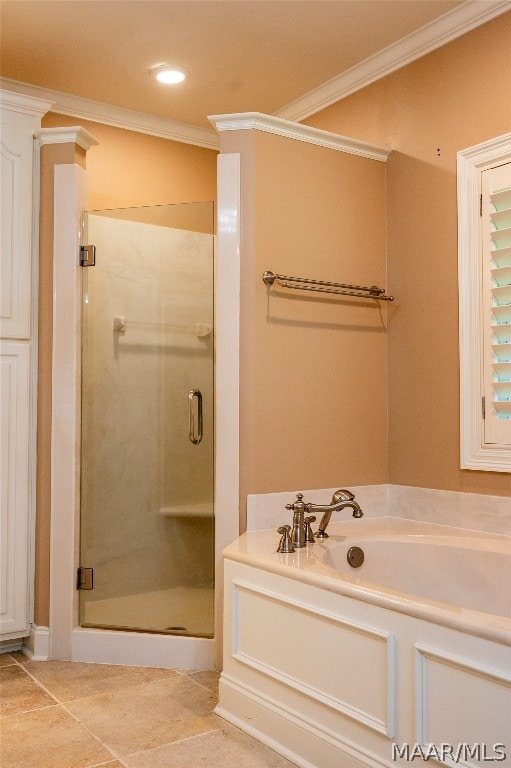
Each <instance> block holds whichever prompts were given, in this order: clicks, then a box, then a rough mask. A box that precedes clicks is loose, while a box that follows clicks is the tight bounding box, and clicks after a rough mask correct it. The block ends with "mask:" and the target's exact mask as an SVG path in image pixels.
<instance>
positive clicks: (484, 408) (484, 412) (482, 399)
mask: <svg viewBox="0 0 511 768" xmlns="http://www.w3.org/2000/svg"><path fill="white" fill-rule="evenodd" d="M481 413H482V417H483V419H486V398H485V397H482V398H481Z"/></svg>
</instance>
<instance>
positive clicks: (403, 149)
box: [306, 13, 511, 495]
mask: <svg viewBox="0 0 511 768" xmlns="http://www.w3.org/2000/svg"><path fill="white" fill-rule="evenodd" d="M510 40H511V13H507V14H505V15H503V16H500V17H498V18H497V19H495V20H494V21H492V22H490V23H488V24H486V25H485V26H483V27H481V28H479V29H477V30H474V31H473V32H471V33H469V34H467V35H465V36H464V37H461V38H459V39H458V40H456V41H454V42H452V43H450V44H449V45H447V46H445V47H443V48H441V49H439V50H438V51H435V52H433V53H431V54H429V55H428V56H426V57H424V58H422V59H420V60H419V61H416V62H414V63H413V64H410V65H409V66H407V67H405V68H403V69H402V70H400V71H398V72H395V73H394V74H392V75H390V76H388V77H387V78H385V79H384V80H381V81H379V82H377V83H375V84H373V85H371V86H369V87H367V88H365V89H364V90H363V91H360V92H359V93H357V94H355V95H353V96H351V97H349V98H347V99H344V100H343V101H341V102H338V103H337V104H335V105H333V106H332V107H330V108H328V109H326V110H324V111H323V112H321V113H318V114H317V115H315V116H314V117H311V118H310V119H308V120H307V121H306V122H307V123H309V124H310V125H314V126H317V127H319V128H324V129H326V130H330V131H334V132H337V133H340V134H344V135H348V136H354V137H356V138H359V139H364V140H367V141H372V142H375V143H378V144H382V145H385V146H387V147H390V148H392V149H393V150H394V151H393V152H392V154H391V156H390V158H389V161H388V164H387V205H388V274H389V277H388V283H389V290H390V291H391V292H392V293H394V294H395V295H396V297H397V301H396V304H395V306H393V307H392V309H391V311H390V313H389V467H390V482H392V483H399V484H403V485H416V486H422V487H432V488H442V489H448V490H455V491H458V490H462V491H472V492H478V493H487V494H502V495H511V476H510V475H509V474H506V473H492V472H475V471H469V470H465V471H463V470H460V469H459V365H458V296H457V291H458V285H457V204H456V153H457V152H458V151H459V150H462V149H464V148H466V147H469V146H472V145H474V144H478V143H480V142H483V141H485V140H487V139H490V138H492V137H494V136H499V135H501V134H503V133H506V132H508V131H509V130H510V129H511V100H510V99H509V93H510V85H509V84H510V82H511V58H510V56H509V41H510Z"/></svg>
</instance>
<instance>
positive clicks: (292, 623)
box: [217, 517, 511, 768]
mask: <svg viewBox="0 0 511 768" xmlns="http://www.w3.org/2000/svg"><path fill="white" fill-rule="evenodd" d="M328 533H329V534H330V537H329V538H328V539H326V540H316V542H315V543H314V544H312V545H308V546H307V547H306V548H303V549H299V550H295V552H293V553H291V554H287V555H286V554H278V553H277V552H276V548H277V544H278V538H279V537H278V534H277V533H276V532H274V531H256V532H250V533H246V534H244V535H243V536H241V537H240V538H239V539H238V540H236V541H235V542H233V544H231V545H230V546H229V547H228V548H227V549H226V550H225V552H224V566H225V613H224V616H225V619H224V621H225V628H224V629H225V631H224V666H223V672H222V675H221V679H220V693H219V703H218V707H217V713H218V714H219V715H221V716H222V717H225V718H226V719H228V720H229V721H230V722H232V723H234V724H236V725H237V726H238V727H240V728H242V729H243V730H245V731H247V732H248V733H251V734H252V735H254V736H255V737H256V738H258V739H260V740H261V741H263V742H264V743H266V744H267V745H269V746H270V747H272V748H273V749H275V750H276V751H277V752H279V753H281V754H282V755H284V756H286V757H287V758H288V759H290V760H291V761H292V762H294V763H296V765H299V766H306V767H307V768H311V767H312V766H315V767H316V768H330V766H331V768H351V767H352V766H353V768H355V766H357V767H360V766H363V765H370V766H380V765H381V766H391V765H396V764H399V763H400V762H401V763H402V764H404V765H406V764H409V759H410V755H413V754H415V756H416V757H417V756H418V755H419V754H421V753H420V750H421V749H422V750H423V752H422V755H425V754H426V753H425V751H424V750H425V749H426V748H427V745H430V747H429V748H430V749H432V747H431V745H436V747H435V748H437V749H438V750H440V751H438V752H437V753H436V754H435V753H431V752H430V753H429V754H430V756H433V757H436V758H437V761H438V762H439V763H440V764H442V763H443V764H446V765H455V764H457V763H460V762H461V763H462V764H465V765H467V766H478V765H483V764H486V763H487V762H488V761H495V762H498V763H499V764H500V765H503V766H511V536H504V535H498V534H486V533H479V532H476V531H465V530H462V529H459V528H450V527H448V526H440V525H434V524H427V523H420V522H416V521H411V520H400V519H399V518H393V517H381V518H372V519H368V518H363V519H362V520H353V519H350V520H348V521H346V522H342V523H331V524H330V526H329V528H328ZM352 547H356V548H358V549H359V550H362V551H363V553H364V559H363V563H362V565H360V566H359V567H356V568H354V567H352V566H351V565H350V564H349V563H348V559H347V554H348V552H349V550H350V549H351V548H352ZM414 748H415V752H413V749H414ZM407 750H408V751H407Z"/></svg>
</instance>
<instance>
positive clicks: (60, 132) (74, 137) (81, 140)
mask: <svg viewBox="0 0 511 768" xmlns="http://www.w3.org/2000/svg"><path fill="white" fill-rule="evenodd" d="M34 137H35V138H36V139H37V141H38V142H39V145H40V146H41V147H42V146H44V145H45V144H77V145H78V146H79V147H81V148H82V149H84V150H85V151H86V152H88V151H89V149H90V148H91V147H94V146H96V145H97V144H99V141H98V140H97V139H95V138H94V136H93V135H92V133H89V131H86V130H85V128H82V127H81V126H80V125H72V126H69V127H68V128H40V129H39V130H37V131H34Z"/></svg>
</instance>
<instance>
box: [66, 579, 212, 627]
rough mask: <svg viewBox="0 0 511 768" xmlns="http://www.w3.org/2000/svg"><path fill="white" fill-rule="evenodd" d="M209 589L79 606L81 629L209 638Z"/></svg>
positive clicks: (176, 590) (146, 594)
mask: <svg viewBox="0 0 511 768" xmlns="http://www.w3.org/2000/svg"><path fill="white" fill-rule="evenodd" d="M213 606H214V589H213V587H174V588H171V589H161V590H155V591H152V592H143V593H140V594H134V595H123V596H121V597H109V598H105V599H102V600H88V601H87V602H86V603H85V604H84V605H83V606H82V616H81V621H80V625H81V626H82V627H84V628H95V629H109V630H120V631H124V632H147V633H158V634H168V635H179V636H184V637H187V636H191V637H203V638H211V637H213V626H214V608H213Z"/></svg>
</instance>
